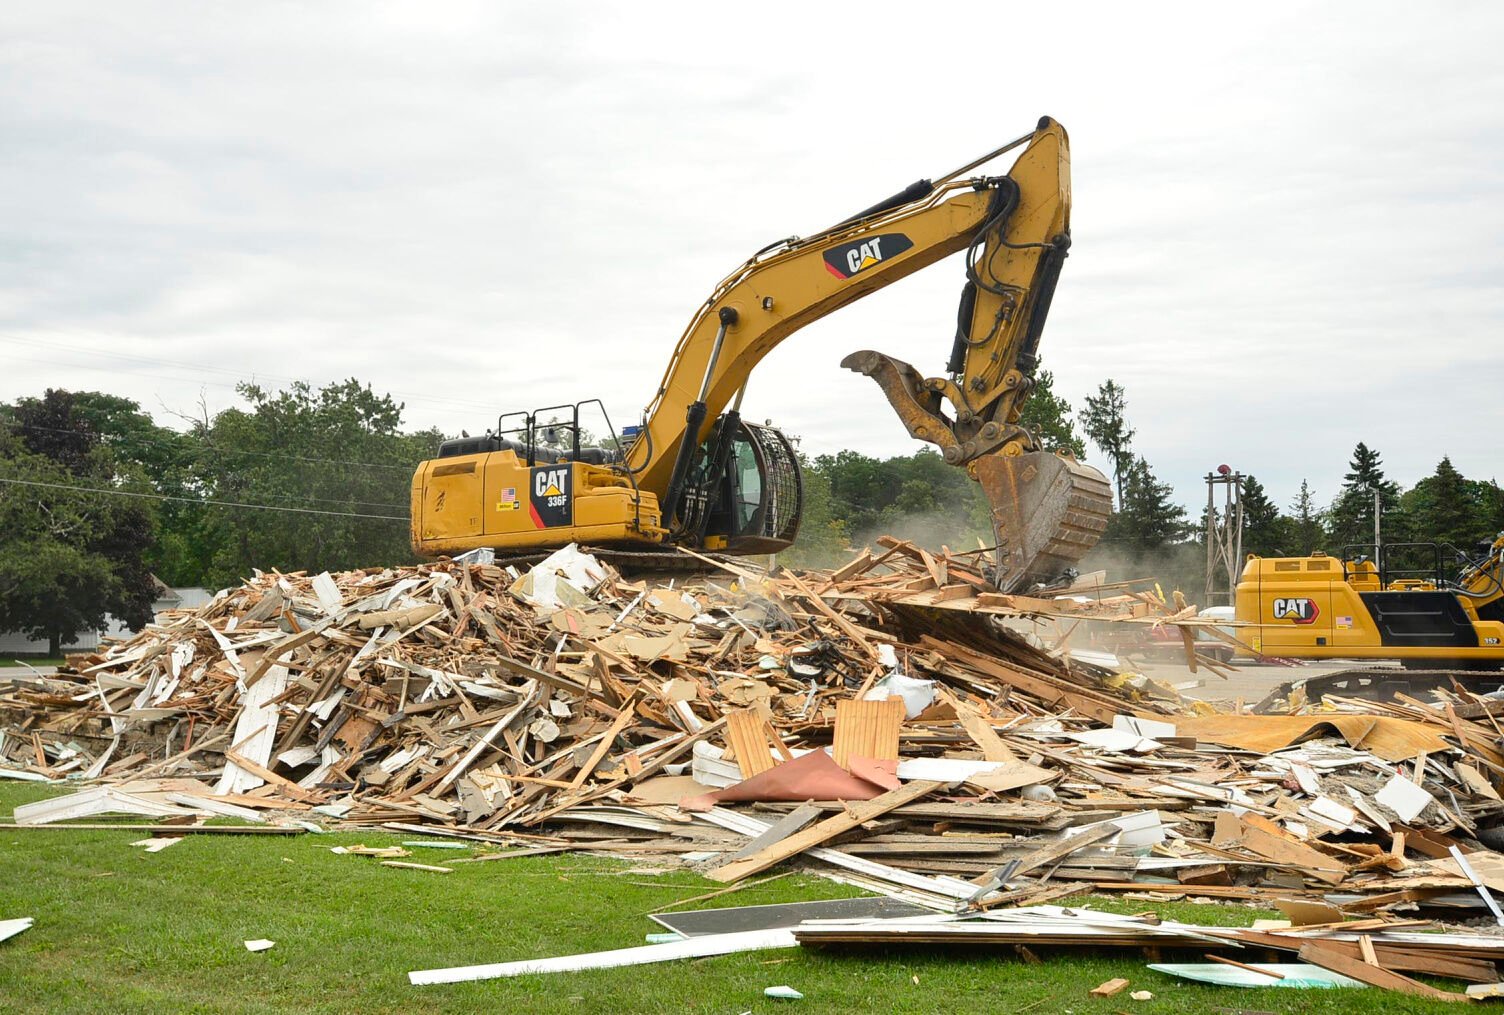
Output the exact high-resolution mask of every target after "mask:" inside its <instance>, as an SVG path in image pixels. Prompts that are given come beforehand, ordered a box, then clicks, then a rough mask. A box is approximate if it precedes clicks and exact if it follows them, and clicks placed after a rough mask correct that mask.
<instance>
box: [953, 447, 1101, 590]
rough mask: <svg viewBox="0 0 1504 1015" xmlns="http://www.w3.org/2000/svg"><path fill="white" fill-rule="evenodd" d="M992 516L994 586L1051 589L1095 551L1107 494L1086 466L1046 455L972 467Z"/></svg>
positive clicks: (988, 460)
mask: <svg viewBox="0 0 1504 1015" xmlns="http://www.w3.org/2000/svg"><path fill="white" fill-rule="evenodd" d="M976 474H977V479H978V480H979V481H980V482H981V484H982V492H983V493H984V494H985V495H986V497H987V503H988V505H989V507H990V508H991V510H992V526H993V534H994V536H995V537H996V541H997V545H998V577H997V586H998V588H1000V589H1002V590H1003V591H1004V592H1012V591H1015V590H1018V589H1021V588H1027V587H1029V586H1030V585H1033V584H1036V583H1040V582H1051V581H1053V580H1054V579H1056V578H1058V577H1059V576H1060V575H1061V574H1063V573H1064V572H1065V571H1066V569H1068V568H1071V567H1074V566H1075V565H1076V564H1077V563H1078V562H1079V561H1080V560H1081V558H1082V557H1084V556H1086V554H1087V552H1088V551H1089V550H1091V548H1092V547H1093V546H1095V545H1097V540H1098V539H1100V538H1101V537H1102V531H1103V530H1104V529H1106V528H1107V521H1108V519H1109V518H1111V517H1112V486H1111V485H1110V484H1109V483H1108V482H1107V477H1106V476H1104V475H1102V473H1100V472H1098V471H1097V470H1096V469H1093V468H1092V467H1090V466H1088V465H1081V464H1079V463H1077V462H1075V461H1072V460H1071V459H1069V458H1065V457H1062V456H1060V455H1056V454H1052V453H1050V452H1047V451H1031V452H1028V453H1026V454H1022V455H1016V456H1011V457H1010V456H1005V455H989V456H987V457H985V458H981V459H978V460H977V463H976Z"/></svg>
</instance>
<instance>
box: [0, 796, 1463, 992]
mask: <svg viewBox="0 0 1504 1015" xmlns="http://www.w3.org/2000/svg"><path fill="white" fill-rule="evenodd" d="M55 792H57V791H56V790H52V789H48V788H46V787H42V788H38V787H36V786H33V785H9V784H5V783H0V818H3V819H5V820H8V819H9V815H10V811H11V808H13V807H14V806H16V805H18V804H22V803H27V802H29V801H31V800H36V799H40V798H42V797H45V796H48V795H50V794H52V793H55ZM137 838H140V835H139V833H132V832H115V831H77V832H73V831H11V830H0V871H3V874H0V919H12V918H16V917H25V916H30V917H34V918H35V919H36V926H34V927H33V928H32V929H31V930H29V931H26V932H25V933H23V934H21V935H20V936H18V937H14V938H11V939H10V940H9V941H6V942H4V943H0V1011H4V1012H111V1013H114V1012H137V1011H139V1012H151V1013H154V1015H155V1013H160V1012H183V1011H213V1012H298V1013H300V1015H311V1013H316V1012H331V1013H333V1012H338V1013H346V1012H357V1011H358V1012H405V1011H415V1012H416V1011H422V1012H435V1011H440V1012H473V1011H490V1012H553V1011H560V1012H613V1013H614V1012H680V1011H690V1012H717V1013H719V1012H725V1013H737V1012H745V1011H749V1010H750V1011H755V1012H767V1011H772V1010H774V1009H784V1010H787V1011H790V1012H827V1011H844V1012H851V1013H856V1012H868V1011H871V1012H885V1011H894V1012H963V1011H964V1012H1022V1011H1029V1012H1036V1013H1053V1012H1066V1011H1071V1012H1075V1013H1102V1015H1109V1013H1113V1012H1122V1011H1127V1012H1133V1013H1145V1015H1152V1013H1159V1012H1163V1013H1176V1015H1180V1013H1192V1012H1213V1011H1224V1012H1228V1011H1241V1010H1253V1011H1260V1010H1261V1011H1279V1012H1283V1011H1302V1012H1372V1011H1377V1010H1382V1011H1384V1012H1386V1013H1391V1012H1429V1011H1446V1010H1449V1008H1450V1006H1448V1005H1442V1004H1433V1003H1426V1002H1421V1001H1417V1000H1414V999H1411V998H1407V997H1403V996H1401V995H1397V994H1389V993H1384V994H1380V993H1379V992H1377V991H1373V990H1336V991H1310V990H1306V991H1297V990H1278V989H1265V990H1239V989H1236V988H1218V987H1211V986H1205V985H1197V984H1192V983H1187V982H1184V981H1178V980H1175V979H1172V978H1170V977H1167V976H1163V975H1161V974H1159V973H1155V972H1153V971H1151V970H1148V969H1145V968H1144V961H1145V960H1144V958H1143V956H1142V955H1140V954H1138V953H1134V952H1114V953H1102V954H1089V953H1085V952H1081V951H1075V952H1069V953H1059V954H1057V955H1055V956H1051V957H1049V958H1047V960H1046V961H1045V962H1044V963H1042V964H1039V965H1029V964H1025V963H1023V962H1021V961H1019V959H1017V958H1016V957H1015V956H1014V954H1013V951H1012V949H1011V948H1008V949H1007V950H1006V951H1002V952H988V951H983V950H969V951H957V950H954V949H950V950H947V949H943V948H933V949H922V950H918V949H916V950H882V949H877V950H872V951H868V952H864V953H860V954H858V953H849V952H828V953H821V952H817V951H806V950H802V949H792V950H783V951H767V952H754V953H748V954H741V955H729V956H722V957H718V958H708V959H700V960H694V961H687V962H674V963H664V964H660V965H652V966H638V967H633V968H627V969H614V970H602V971H598V972H590V973H564V974H552V975H547V976H527V977H519V978H516V979H508V980H489V981H485V982H480V983H467V984H454V985H447V986H436V987H414V986H411V985H410V984H409V983H408V981H407V972H408V971H409V970H412V969H428V968H435V967H442V966H457V965H470V964H477V963H490V962H505V961H510V960H514V959H524V958H543V957H547V956H553V955H562V954H569V953H574V952H585V951H595V950H601V949H609V948H624V947H631V946H634V945H639V944H642V943H643V937H644V935H645V934H648V933H653V932H655V931H660V930H661V929H662V928H660V927H658V925H657V924H654V923H652V922H651V921H649V920H648V918H647V913H648V912H649V911H650V910H653V909H656V908H657V907H659V906H663V905H665V904H667V903H671V902H673V901H675V900H677V899H685V898H690V897H692V896H695V895H699V894H702V893H705V892H709V891H714V890H716V889H718V888H721V887H723V886H721V885H717V884H715V883H714V882H710V881H706V880H704V879H702V878H699V877H697V876H695V875H693V874H690V873H687V872H685V871H682V870H673V871H666V872H659V871H652V870H644V869H641V868H638V867H635V866H634V865H633V864H631V863H621V862H616V861H611V860H605V859H600V858H594V857H586V856H568V855H566V856H562V857H561V856H547V857H525V858H520V859H516V860H500V861H495V862H491V863H474V864H470V863H465V864H457V865H455V866H454V873H453V874H448V875H441V874H431V873H427V872H423V871H410V870H396V869H392V868H386V867H381V866H380V865H379V864H377V863H376V862H375V861H374V860H372V859H370V858H367V857H355V856H339V855H336V854H333V853H330V852H329V847H330V846H334V845H339V844H346V845H352V844H355V843H358V842H363V843H365V844H367V845H372V846H375V845H388V844H393V843H395V842H397V841H399V840H400V839H402V838H414V836H400V835H394V834H385V833H382V834H377V833H375V832H358V833H339V834H329V835H304V836H298V837H295V838H293V837H288V838H282V837H251V836H246V837H243V838H232V837H228V836H224V837H211V836H189V837H187V838H186V839H185V840H184V841H183V842H180V843H178V844H177V845H175V846H173V847H171V848H170V849H167V850H165V851H164V852H161V853H156V854H147V853H143V852H141V851H140V850H137V849H132V848H130V847H129V845H128V844H129V843H130V842H132V841H134V840H135V839H137ZM468 855H472V854H470V853H461V852H459V851H454V850H437V849H435V850H414V856H412V857H411V858H410V859H411V860H413V861H418V862H424V863H431V864H440V865H442V864H443V863H444V861H446V860H453V859H456V858H458V857H460V856H468ZM848 894H852V893H851V892H849V891H848V890H846V889H843V888H841V887H840V886H838V885H835V884H833V883H831V882H828V881H825V880H823V879H820V878H817V877H814V876H810V875H805V874H798V875H794V876H790V877H785V878H781V879H779V880H776V881H772V882H770V883H768V884H766V885H762V886H754V887H751V888H747V889H745V890H743V891H741V892H738V893H735V894H732V895H728V896H725V897H723V898H721V899H716V900H712V901H709V902H705V903H702V904H700V908H710V907H717V906H724V905H752V904H757V903H769V902H791V901H799V900H807V899H819V898H835V897H839V896H842V895H848ZM1077 901H1078V902H1084V901H1086V900H1077ZM1091 903H1092V904H1093V905H1095V906H1097V907H1098V908H1102V909H1115V910H1117V911H1120V912H1138V911H1142V910H1145V909H1149V908H1154V909H1155V910H1156V911H1158V912H1159V913H1160V914H1161V915H1162V916H1164V917H1166V918H1169V919H1177V920H1187V921H1197V922H1202V923H1221V924H1240V925H1246V924H1247V923H1249V922H1251V921H1252V920H1253V919H1254V918H1255V916H1258V915H1269V914H1262V913H1259V912H1258V911H1256V910H1251V909H1247V908H1241V907H1233V906H1189V905H1160V906H1153V907H1151V906H1150V904H1148V903H1145V902H1143V901H1134V900H1091ZM253 938H270V939H272V940H273V941H275V942H276V943H277V944H276V947H275V948H273V949H272V950H271V951H268V952H263V953H260V954H252V953H250V952H248V951H246V950H245V947H244V944H243V942H244V941H246V940H248V939H253ZM1195 960H1196V957H1195V956H1187V957H1186V961H1195ZM1115 976H1122V977H1127V978H1128V979H1129V980H1131V981H1132V986H1131V987H1130V988H1129V989H1130V990H1141V989H1145V990H1151V991H1153V992H1154V995H1155V996H1154V999H1153V1000H1152V1001H1133V1000H1131V999H1130V998H1129V997H1128V995H1127V993H1123V994H1119V995H1118V996H1116V997H1113V998H1109V999H1098V998H1091V997H1088V996H1087V991H1088V990H1090V989H1091V988H1092V987H1094V986H1096V985H1097V984H1099V983H1101V982H1102V981H1104V980H1108V979H1110V978H1112V977H1115ZM784 983H786V984H789V985H791V986H793V987H794V988H796V989H798V990H800V991H802V992H803V993H804V995H805V1000H803V1001H792V1002H789V1001H773V1000H769V999H767V998H764V997H763V995H762V991H763V988H764V987H768V986H773V985H776V984H784ZM1451 986H1452V987H1453V988H1454V989H1460V987H1458V986H1457V985H1451Z"/></svg>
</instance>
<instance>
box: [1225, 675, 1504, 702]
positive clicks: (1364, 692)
mask: <svg viewBox="0 0 1504 1015" xmlns="http://www.w3.org/2000/svg"><path fill="white" fill-rule="evenodd" d="M1453 681H1456V682H1457V683H1458V684H1460V685H1462V686H1463V687H1466V688H1467V689H1468V690H1470V691H1480V692H1487V691H1493V690H1497V689H1498V688H1500V687H1501V686H1504V670H1412V669H1406V668H1404V667H1401V666H1369V667H1355V668H1353V669H1350V670H1337V671H1335V672H1332V673H1323V674H1321V675H1320V676H1316V677H1307V678H1305V679H1304V680H1287V681H1285V682H1284V683H1282V684H1280V685H1279V686H1277V687H1275V688H1274V689H1273V690H1272V691H1270V692H1269V693H1268V694H1267V695H1265V696H1264V699H1263V700H1262V701H1260V702H1259V703H1258V704H1257V705H1255V706H1254V707H1253V710H1254V711H1255V712H1258V713H1267V712H1269V711H1271V710H1273V708H1274V707H1275V705H1276V703H1277V702H1279V701H1280V700H1281V699H1284V700H1288V699H1289V696H1290V693H1291V692H1292V691H1293V690H1294V689H1295V687H1296V685H1297V684H1300V685H1304V687H1305V692H1306V698H1307V699H1308V700H1310V701H1316V700H1318V699H1320V698H1321V697H1322V696H1324V695H1327V694H1333V695H1339V696H1341V697H1344V698H1362V699H1365V700H1368V701H1388V700H1390V699H1391V698H1393V697H1394V695H1395V693H1396V692H1399V693H1403V694H1409V695H1412V696H1413V695H1416V694H1422V693H1424V692H1426V691H1429V690H1432V689H1434V688H1450V687H1451V686H1452V682H1453Z"/></svg>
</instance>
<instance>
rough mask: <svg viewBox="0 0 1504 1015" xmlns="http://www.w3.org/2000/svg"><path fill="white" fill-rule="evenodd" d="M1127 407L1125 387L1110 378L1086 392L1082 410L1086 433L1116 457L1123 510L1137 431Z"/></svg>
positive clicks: (1114, 471) (1115, 479) (1114, 467)
mask: <svg viewBox="0 0 1504 1015" xmlns="http://www.w3.org/2000/svg"><path fill="white" fill-rule="evenodd" d="M1127 409H1128V399H1127V396H1126V395H1125V394H1124V392H1123V389H1122V388H1121V387H1120V386H1119V385H1118V383H1117V382H1116V381H1114V380H1112V379H1111V378H1108V379H1107V380H1105V381H1103V382H1102V384H1101V386H1100V387H1098V388H1097V393H1096V394H1095V395H1087V396H1086V408H1085V409H1084V410H1082V412H1081V428H1082V429H1083V430H1085V431H1086V436H1088V437H1090V438H1091V442H1092V443H1093V444H1095V445H1096V446H1097V447H1099V448H1101V449H1102V453H1103V454H1105V455H1106V456H1107V457H1108V458H1109V459H1110V460H1111V461H1112V478H1113V482H1115V483H1116V484H1117V488H1118V509H1119V510H1122V509H1123V506H1124V504H1125V503H1126V499H1125V498H1126V493H1125V490H1126V486H1127V479H1128V473H1129V472H1130V471H1131V470H1132V468H1133V465H1134V460H1133V436H1134V434H1135V433H1137V431H1136V430H1134V429H1133V428H1132V427H1131V426H1129V425H1128V419H1127V417H1126V415H1125V413H1126V411H1127Z"/></svg>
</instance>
